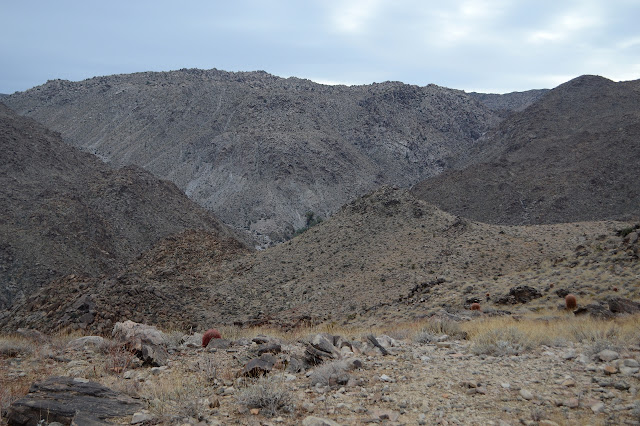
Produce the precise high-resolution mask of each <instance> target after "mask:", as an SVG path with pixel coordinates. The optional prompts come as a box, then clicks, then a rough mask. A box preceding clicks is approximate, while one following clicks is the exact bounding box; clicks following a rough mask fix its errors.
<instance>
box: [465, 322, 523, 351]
mask: <svg viewBox="0 0 640 426" xmlns="http://www.w3.org/2000/svg"><path fill="white" fill-rule="evenodd" d="M532 347H533V342H532V341H531V339H529V337H528V336H527V335H526V334H525V333H523V332H522V331H520V330H519V329H518V328H516V327H507V328H503V329H500V328H496V329H491V330H488V331H486V332H484V333H481V334H479V335H477V336H476V337H475V338H474V339H473V345H472V347H471V351H472V352H473V353H475V354H476V355H492V356H508V355H519V354H521V353H523V352H525V351H527V350H529V349H531V348H532Z"/></svg>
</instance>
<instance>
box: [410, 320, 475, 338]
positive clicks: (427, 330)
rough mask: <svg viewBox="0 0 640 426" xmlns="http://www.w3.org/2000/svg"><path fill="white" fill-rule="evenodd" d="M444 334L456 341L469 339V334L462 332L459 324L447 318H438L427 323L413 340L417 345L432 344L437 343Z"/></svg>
mask: <svg viewBox="0 0 640 426" xmlns="http://www.w3.org/2000/svg"><path fill="white" fill-rule="evenodd" d="M444 334H446V335H447V336H449V337H451V338H454V339H466V338H467V333H466V332H465V331H464V330H462V327H461V326H460V324H459V323H457V322H456V321H453V320H449V319H446V318H438V319H430V320H429V321H427V322H426V323H425V324H424V325H423V326H422V328H421V329H420V331H418V332H417V333H416V334H415V335H414V337H413V340H414V341H415V342H417V343H431V342H434V341H436V340H437V337H438V336H442V335H444Z"/></svg>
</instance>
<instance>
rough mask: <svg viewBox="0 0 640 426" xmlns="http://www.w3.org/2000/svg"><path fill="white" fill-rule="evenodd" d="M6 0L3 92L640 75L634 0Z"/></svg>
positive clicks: (556, 80)
mask: <svg viewBox="0 0 640 426" xmlns="http://www.w3.org/2000/svg"><path fill="white" fill-rule="evenodd" d="M3 3H4V4H2V5H0V13H1V14H2V16H3V18H4V19H3V26H2V27H0V54H1V55H2V58H3V59H2V61H3V66H2V68H0V92H3V93H11V92H13V91H16V90H25V89H28V88H30V87H33V86H35V85H38V84H42V83H44V82H45V81H46V80H49V79H53V78H64V79H70V80H80V79H84V78H89V77H92V76H96V75H107V74H114V73H128V72H136V71H145V70H157V71H163V70H170V69H179V68H185V67H198V68H213V67H215V68H219V69H225V70H231V71H238V70H242V71H249V70H256V69H263V70H265V71H268V72H271V73H273V74H276V75H281V76H285V77H286V76H297V77H302V78H310V79H312V80H315V81H319V82H325V83H326V82H329V83H348V84H367V83H371V82H374V81H384V80H399V81H403V82H406V83H411V84H418V85H425V84H428V83H436V84H439V85H443V86H448V87H453V88H459V89H464V90H480V91H493V92H508V91H513V90H526V89H530V88H541V87H554V86H556V85H557V84H560V83H562V82H563V81H566V80H567V79H570V78H572V77H575V76H578V75H581V74H600V75H603V76H605V77H608V78H611V79H614V80H628V79H635V78H640V29H639V28H638V27H639V26H638V25H637V22H636V21H637V17H638V16H640V4H638V2H637V1H630V0H609V1H605V0H586V1H585V0H581V1H573V0H570V1H563V2H558V1H547V0H542V1H516V0H474V1H464V0H450V1H448V2H446V4H445V3H444V2H436V1H433V2H429V1H419V0H395V1H393V0H342V1H337V0H325V1H323V0H315V1H308V2H297V1H293V0H281V1H269V2H265V1H248V0H247V1H235V2H218V1H191V2H180V3H178V2H169V1H148V0H145V1H135V2H124V1H120V0H117V1H111V2H82V1H77V0H66V1H65V0H62V1H58V2H49V1H44V0H43V1H28V0H26V1H21V2H3Z"/></svg>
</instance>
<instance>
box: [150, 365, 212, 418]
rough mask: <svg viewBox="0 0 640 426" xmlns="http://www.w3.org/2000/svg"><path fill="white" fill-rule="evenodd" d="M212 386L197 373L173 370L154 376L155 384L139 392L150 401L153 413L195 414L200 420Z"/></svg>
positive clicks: (169, 415)
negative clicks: (205, 400)
mask: <svg viewBox="0 0 640 426" xmlns="http://www.w3.org/2000/svg"><path fill="white" fill-rule="evenodd" d="M210 394H211V389H210V388H209V387H208V386H207V383H206V381H204V380H203V379H202V378H201V377H200V376H199V375H197V374H188V373H187V374H185V372H184V371H178V370H173V371H170V372H167V373H164V374H161V375H160V376H158V377H157V378H154V379H153V382H152V385H151V386H150V385H149V383H146V386H145V387H144V388H142V389H140V391H139V396H141V397H143V398H145V399H148V400H149V408H150V410H151V412H152V413H153V414H154V415H155V416H157V417H158V418H160V419H163V420H169V419H171V418H175V417H178V418H182V417H193V418H195V419H199V418H200V417H202V416H203V414H204V412H205V410H206V409H207V407H206V406H205V403H204V402H203V401H204V399H205V398H206V397H207V396H209V395H210Z"/></svg>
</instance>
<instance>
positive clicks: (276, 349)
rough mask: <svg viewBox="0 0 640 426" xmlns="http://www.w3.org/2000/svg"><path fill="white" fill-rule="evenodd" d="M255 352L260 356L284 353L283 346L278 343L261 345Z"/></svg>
mask: <svg viewBox="0 0 640 426" xmlns="http://www.w3.org/2000/svg"><path fill="white" fill-rule="evenodd" d="M255 352H256V353H257V354H258V355H262V354H266V353H271V354H278V353H280V352H282V346H281V345H280V344H279V343H276V342H268V343H263V344H261V345H258V347H257V348H255Z"/></svg>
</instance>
